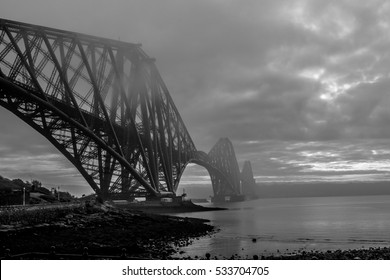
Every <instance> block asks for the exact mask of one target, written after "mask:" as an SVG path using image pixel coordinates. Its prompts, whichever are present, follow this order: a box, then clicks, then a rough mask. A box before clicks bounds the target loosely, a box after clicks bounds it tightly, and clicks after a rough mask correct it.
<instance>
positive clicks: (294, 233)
mask: <svg viewBox="0 0 390 280" xmlns="http://www.w3.org/2000/svg"><path fill="white" fill-rule="evenodd" d="M210 205H211V204H208V206H210ZM218 206H221V205H220V204H219V205H218ZM223 207H227V208H229V209H228V210H226V211H211V212H196V213H183V214H176V215H178V216H187V217H195V218H204V219H209V220H210V221H211V223H212V224H213V225H215V226H216V227H217V228H218V229H220V230H219V232H217V233H216V234H215V235H213V237H211V238H209V237H206V238H200V239H198V240H195V241H194V242H193V244H192V245H190V246H188V247H185V248H182V250H183V251H184V254H181V255H180V256H192V257H195V256H204V254H206V253H207V252H209V253H211V254H212V255H214V256H225V257H229V256H231V255H235V254H237V255H239V256H242V257H245V256H249V257H250V256H253V255H254V254H258V255H268V254H278V253H289V252H292V251H294V250H300V249H305V250H335V249H347V248H361V247H366V248H367V247H370V246H376V247H377V246H389V245H390V234H389V233H390V196H388V195H384V196H359V197H315V198H275V199H258V200H253V201H244V202H237V203H231V204H225V205H223Z"/></svg>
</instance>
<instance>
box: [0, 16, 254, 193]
mask: <svg viewBox="0 0 390 280" xmlns="http://www.w3.org/2000/svg"><path fill="white" fill-rule="evenodd" d="M154 62H155V60H154V59H153V58H151V57H149V56H148V55H147V54H146V53H145V52H144V51H143V50H142V49H141V45H140V44H131V43H126V42H121V41H116V40H111V39H105V38H100V37H95V36H90V35H85V34H80V33H74V32H69V31H64V30H58V29H54V28H49V27H43V26H37V25H31V24H26V23H21V22H16V21H11V20H6V19H0V105H1V106H2V107H4V108H6V109H7V110H9V111H10V112H12V113H13V114H15V115H16V116H18V117H19V118H20V119H21V120H23V121H24V122H26V123H27V124H28V125H30V126H31V127H32V128H33V129H35V130H36V131H38V132H39V133H40V134H41V135H43V136H44V137H45V138H46V139H47V140H48V141H50V143H51V144H52V145H54V146H55V147H56V148H57V149H58V151H60V152H61V153H62V154H63V155H64V156H65V157H66V158H67V159H68V160H69V161H70V162H71V163H72V164H73V165H74V166H75V167H76V168H77V170H78V171H79V172H80V174H81V175H82V176H83V177H84V178H85V180H86V181H87V182H88V184H89V185H90V186H91V188H92V189H93V190H94V191H95V192H96V194H97V195H98V196H99V197H101V198H102V199H110V198H115V197H121V198H126V199H131V198H132V197H139V196H146V197H152V198H153V197H154V198H158V197H165V196H174V195H175V194H176V191H177V188H178V185H179V182H180V178H181V176H182V174H183V172H184V170H185V168H186V166H187V165H188V164H189V163H195V164H198V165H201V166H203V167H205V168H206V169H207V171H208V172H209V174H210V177H211V182H212V186H213V191H214V198H215V199H216V200H225V199H226V198H227V197H235V198H237V197H241V196H242V195H243V193H242V190H241V183H242V182H245V185H248V184H252V186H253V184H254V180H253V174H252V169H251V168H250V163H249V162H247V163H246V164H245V166H246V167H245V172H243V173H241V172H240V170H239V167H238V163H237V159H236V156H235V152H234V148H233V145H232V143H231V142H230V140H229V139H227V138H221V139H220V140H219V141H218V142H217V144H216V145H215V146H214V147H213V148H212V149H211V150H210V152H209V153H205V152H202V151H198V150H197V149H196V147H195V145H194V143H193V141H192V139H191V136H190V134H189V133H188V131H187V128H186V126H185V125H184V123H183V120H182V118H181V117H180V114H179V112H178V110H177V108H176V106H175V104H174V103H173V100H172V97H171V96H170V94H169V91H168V89H167V87H166V85H165V84H164V82H163V80H162V78H161V76H160V74H159V72H158V71H157V68H156V66H155V63H154ZM248 164H249V167H248ZM249 169H250V172H248V170H249ZM248 182H249V183H248Z"/></svg>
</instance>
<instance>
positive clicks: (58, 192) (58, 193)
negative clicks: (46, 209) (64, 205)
mask: <svg viewBox="0 0 390 280" xmlns="http://www.w3.org/2000/svg"><path fill="white" fill-rule="evenodd" d="M57 188H58V191H57V196H58V202H60V186H58V187H57Z"/></svg>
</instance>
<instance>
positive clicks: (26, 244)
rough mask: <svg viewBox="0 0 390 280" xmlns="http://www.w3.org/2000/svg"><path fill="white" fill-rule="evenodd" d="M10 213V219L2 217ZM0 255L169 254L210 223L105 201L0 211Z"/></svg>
mask: <svg viewBox="0 0 390 280" xmlns="http://www.w3.org/2000/svg"><path fill="white" fill-rule="evenodd" d="M9 217H11V220H9V221H8V220H7V218H9ZM0 219H1V223H0V247H1V254H0V256H1V258H4V257H7V256H8V255H10V256H13V255H17V254H23V253H33V252H41V253H49V252H51V251H52V250H53V248H55V251H56V252H57V254H78V255H79V256H80V258H81V255H82V254H83V252H84V251H85V248H88V249H87V250H88V253H89V255H101V256H103V255H104V256H120V255H121V254H122V253H123V252H124V251H125V252H126V255H127V257H128V258H135V259H168V258H169V257H170V256H171V255H173V254H174V253H175V252H177V251H178V250H179V248H180V247H183V246H186V245H188V244H190V243H191V242H192V240H193V239H195V238H198V237H201V236H207V235H210V234H212V233H213V232H214V231H215V228H214V227H213V226H211V225H209V224H207V222H208V220H204V219H203V220H202V219H195V218H181V217H174V216H168V215H157V214H153V213H145V212H141V211H136V210H125V209H116V208H114V207H111V206H107V205H97V204H95V205H86V206H77V207H73V208H50V209H37V210H29V211H25V210H14V211H12V213H4V212H2V213H0Z"/></svg>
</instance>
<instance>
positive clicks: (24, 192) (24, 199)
mask: <svg viewBox="0 0 390 280" xmlns="http://www.w3.org/2000/svg"><path fill="white" fill-rule="evenodd" d="M25 205H26V187H23V206H25Z"/></svg>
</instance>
